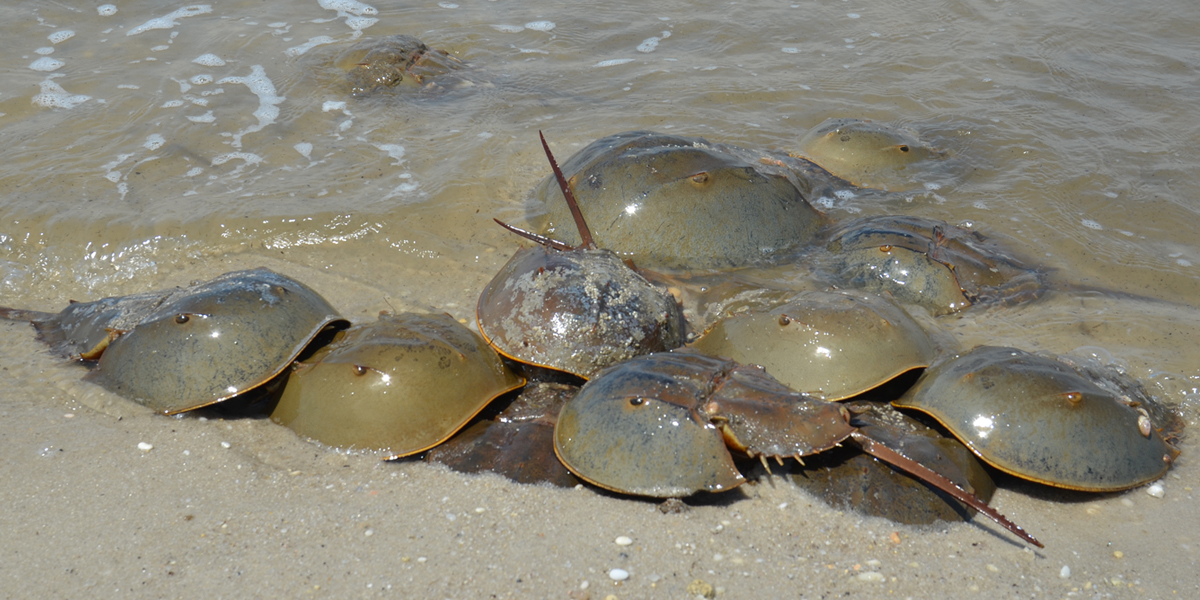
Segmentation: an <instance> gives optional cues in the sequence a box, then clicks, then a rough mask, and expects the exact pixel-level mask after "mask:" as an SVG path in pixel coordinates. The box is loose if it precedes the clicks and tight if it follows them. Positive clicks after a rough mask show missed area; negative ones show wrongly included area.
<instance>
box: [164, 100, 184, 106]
mask: <svg viewBox="0 0 1200 600" xmlns="http://www.w3.org/2000/svg"><path fill="white" fill-rule="evenodd" d="M180 106H183V100H167V101H166V102H163V103H162V106H159V108H179V107H180Z"/></svg>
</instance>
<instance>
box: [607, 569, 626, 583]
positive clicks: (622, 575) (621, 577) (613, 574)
mask: <svg viewBox="0 0 1200 600" xmlns="http://www.w3.org/2000/svg"><path fill="white" fill-rule="evenodd" d="M608 578H609V579H611V580H613V581H625V580H626V579H629V571H626V570H625V569H613V570H611V571H609V572H608Z"/></svg>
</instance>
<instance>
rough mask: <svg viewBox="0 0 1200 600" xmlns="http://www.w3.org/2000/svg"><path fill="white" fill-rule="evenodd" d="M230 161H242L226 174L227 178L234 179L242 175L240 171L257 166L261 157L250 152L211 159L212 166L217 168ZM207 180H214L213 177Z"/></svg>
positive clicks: (228, 153)
mask: <svg viewBox="0 0 1200 600" xmlns="http://www.w3.org/2000/svg"><path fill="white" fill-rule="evenodd" d="M231 160H240V161H242V163H241V164H239V165H238V166H236V167H234V169H233V170H232V171H230V172H229V173H228V176H230V177H234V178H237V177H238V176H240V175H241V174H242V171H245V170H246V167H248V166H252V165H257V164H259V163H261V162H262V161H263V159H262V157H261V156H259V155H257V154H254V153H252V152H227V153H225V154H221V155H218V156H217V157H215V158H213V159H212V165H213V166H214V167H218V166H221V165H223V164H225V163H227V162H229V161H231ZM209 178H210V179H216V177H215V176H210V177H209Z"/></svg>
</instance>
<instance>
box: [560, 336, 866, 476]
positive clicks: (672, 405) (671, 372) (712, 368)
mask: <svg viewBox="0 0 1200 600" xmlns="http://www.w3.org/2000/svg"><path fill="white" fill-rule="evenodd" d="M852 431H853V428H852V427H851V426H850V425H849V423H848V418H847V415H846V414H845V413H844V412H843V409H842V408H841V407H840V406H839V405H837V404H833V403H828V402H821V401H819V400H815V399H812V398H808V397H806V396H803V395H801V394H797V393H795V392H793V391H791V390H789V389H787V388H786V387H784V386H783V384H780V383H779V382H777V381H775V380H774V379H773V378H772V377H771V376H770V375H767V374H766V373H765V372H764V371H763V370H762V369H761V368H758V367H748V366H742V365H738V364H737V363H734V362H732V361H728V360H722V359H718V358H712V357H708V356H704V355H702V354H697V353H693V352H687V351H684V352H660V353H657V354H649V355H646V356H639V357H637V358H635V359H633V360H630V361H627V362H624V363H621V364H619V365H616V366H614V367H612V368H610V369H607V370H605V371H604V372H603V373H601V374H600V375H599V376H598V377H596V378H595V379H593V380H591V381H589V382H588V383H587V384H586V385H584V386H583V389H581V390H580V391H579V394H577V395H576V396H575V397H574V398H572V399H571V400H569V401H568V402H567V404H566V405H565V406H564V407H563V409H562V412H560V413H559V415H558V425H557V426H556V427H555V430H554V451H555V453H557V454H558V457H559V459H560V460H562V462H563V464H564V465H566V467H567V468H568V469H570V470H571V472H572V473H575V475H576V476H578V477H579V478H580V479H583V480H585V481H588V482H591V483H593V484H595V485H598V486H600V487H602V488H605V489H609V490H613V491H617V492H622V493H626V494H635V495H641V496H651V497H657V498H670V497H680V496H687V495H690V494H693V493H695V492H698V491H708V492H720V491H725V490H728V489H731V488H733V487H736V486H738V485H740V484H741V483H742V482H743V481H744V478H743V477H742V474H741V473H740V472H739V471H738V469H737V467H736V466H735V465H734V463H733V458H732V456H731V455H730V453H729V450H728V449H727V444H728V446H730V447H733V448H735V449H738V450H740V451H742V452H745V453H747V454H749V455H751V456H754V455H757V454H763V455H769V456H794V455H806V454H811V453H813V452H819V451H821V450H825V449H828V448H831V447H833V446H834V445H836V444H837V443H838V442H840V441H842V440H844V439H845V438H846V437H847V436H849V435H850V433H851V432H852Z"/></svg>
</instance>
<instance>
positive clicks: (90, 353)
mask: <svg viewBox="0 0 1200 600" xmlns="http://www.w3.org/2000/svg"><path fill="white" fill-rule="evenodd" d="M0 316H3V317H5V318H9V319H19V320H26V321H30V322H32V323H33V326H34V328H35V329H37V331H38V337H39V338H40V339H41V340H42V341H44V342H46V343H47V344H49V345H50V347H51V349H52V350H53V351H54V352H55V353H57V354H59V355H61V356H64V357H70V358H75V359H78V360H85V361H98V362H97V363H96V366H95V368H94V369H93V370H92V371H91V372H89V373H88V374H87V375H85V376H84V379H85V380H87V381H91V382H93V383H96V384H99V385H100V386H102V387H104V388H106V389H108V390H109V391H112V392H115V393H117V394H120V395H122V396H125V397H126V398H129V399H131V400H133V401H135V402H138V403H140V404H144V405H146V406H148V407H150V408H151V409H153V410H155V411H156V412H160V413H163V414H168V415H170V414H175V413H180V412H184V411H189V410H193V409H196V408H201V407H204V406H208V405H210V404H215V403H217V402H221V401H222V400H227V399H229V398H232V397H234V396H236V395H239V394H242V393H245V392H247V391H249V390H252V389H254V388H257V387H258V386H261V385H263V384H264V383H266V382H268V381H270V380H271V379H272V378H274V377H275V376H276V375H278V374H279V373H281V372H283V370H284V369H286V368H287V367H288V365H290V364H291V363H292V361H293V360H295V359H296V357H297V356H299V355H300V352H301V351H302V350H304V348H305V347H306V346H308V344H309V342H311V341H312V340H313V339H314V338H315V337H317V334H319V333H321V331H322V330H324V329H325V328H326V327H335V328H339V329H340V328H344V327H346V326H347V325H348V323H347V322H346V321H345V319H342V318H341V317H340V316H338V314H337V311H336V310H334V309H333V307H332V306H330V305H329V303H328V302H326V301H325V299H324V298H322V297H321V296H320V295H318V294H317V293H316V292H314V291H313V290H311V289H309V288H308V287H307V286H305V285H304V284H302V283H300V282H298V281H296V280H294V279H291V278H289V277H286V276H284V275H280V274H279V273H275V272H274V271H270V270H267V269H254V270H249V271H236V272H232V273H226V274H224V275H221V276H220V277H217V278H216V279H213V280H211V281H207V282H203V283H197V284H194V285H192V286H190V287H186V288H176V289H173V290H164V291H159V292H147V293H143V294H134V295H131V296H123V297H119V298H105V299H103V300H97V301H95V302H84V303H74V304H71V305H70V306H68V307H67V308H65V309H63V311H62V312H60V313H57V314H54V313H42V312H36V311H25V310H15V309H0Z"/></svg>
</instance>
